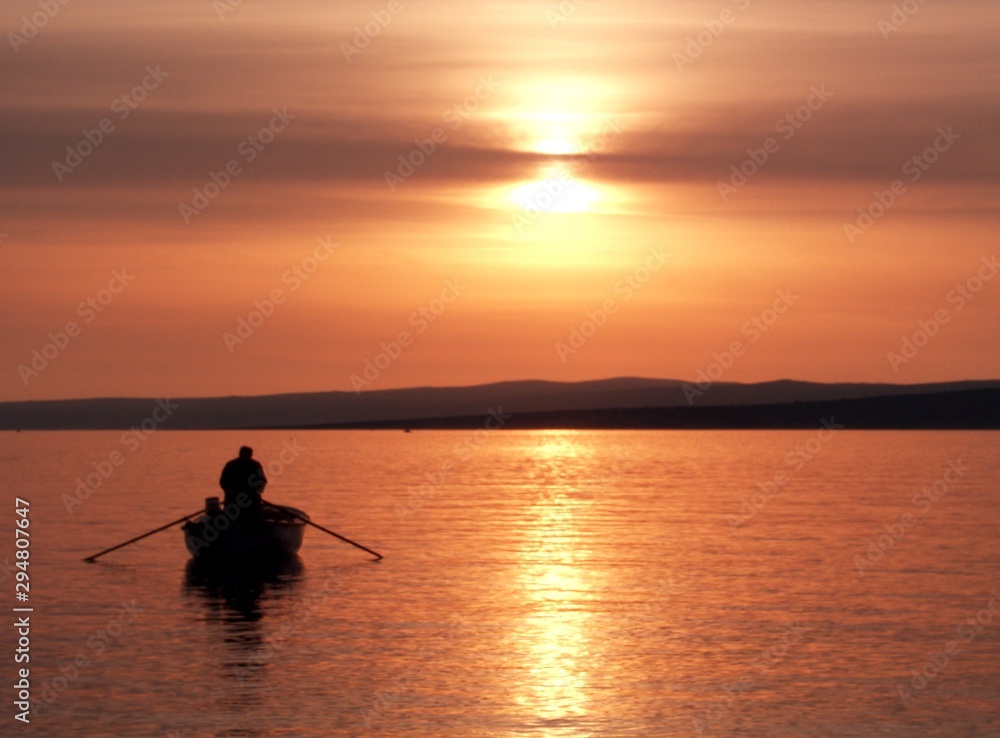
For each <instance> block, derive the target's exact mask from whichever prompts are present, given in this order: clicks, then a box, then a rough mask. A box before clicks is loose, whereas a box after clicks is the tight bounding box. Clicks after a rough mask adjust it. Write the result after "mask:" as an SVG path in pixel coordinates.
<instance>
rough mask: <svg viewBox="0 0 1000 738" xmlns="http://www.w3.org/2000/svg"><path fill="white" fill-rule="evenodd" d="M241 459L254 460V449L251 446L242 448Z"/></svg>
mask: <svg viewBox="0 0 1000 738" xmlns="http://www.w3.org/2000/svg"><path fill="white" fill-rule="evenodd" d="M240 458H241V459H250V458H253V449H252V448H250V447H249V446H240Z"/></svg>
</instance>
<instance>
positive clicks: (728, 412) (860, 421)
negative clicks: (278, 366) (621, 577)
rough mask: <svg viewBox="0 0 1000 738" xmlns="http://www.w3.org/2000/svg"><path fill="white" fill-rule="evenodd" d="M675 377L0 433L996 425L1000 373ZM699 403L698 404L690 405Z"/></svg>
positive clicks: (178, 414)
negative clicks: (938, 379)
mask: <svg viewBox="0 0 1000 738" xmlns="http://www.w3.org/2000/svg"><path fill="white" fill-rule="evenodd" d="M692 387H693V386H692V385H690V384H688V383H684V382H679V381H676V380H655V379H642V378H616V379H607V380H596V381H590V382H578V383H572V382H570V383H560V382H543V381H533V380H529V381H518V382H505V383H497V384H491V385H477V386H472V387H415V388H412V389H404V390H377V391H372V392H363V393H354V392H325V393H307V394H287V395H263V396H255V397H214V398H152V397H150V398H92V399H82V400H43V401H25V402H5V403H0V430H10V431H17V430H23V431H28V430H121V431H127V432H136V433H140V434H146V433H151V432H153V431H156V430H251V429H287V430H291V429H295V430H309V429H313V430H364V429H367V430H382V429H391V430H403V429H406V428H410V429H413V430H416V429H424V430H427V429H475V428H484V427H485V428H503V429H541V428H546V429H560V428H566V429H614V428H618V429H665V430H666V429H692V430H693V429H705V430H722V429H764V428H787V429H792V428H815V427H817V425H818V424H819V423H820V422H821V420H822V419H824V418H825V419H827V420H829V419H831V418H832V419H833V421H832V422H837V423H839V424H843V425H844V426H845V427H847V428H854V429H859V430H860V429H871V430H876V429H879V430H888V429H899V430H905V429H912V430H918V429H919V430H998V429H1000V380H976V381H966V382H949V383H939V384H929V385H928V384H925V385H891V384H882V385H866V384H817V383H810V382H796V381H791V380H780V381H775V382H764V383H759V384H747V385H744V384H738V383H715V384H712V385H709V387H708V388H707V389H700V388H699V389H698V391H697V392H695V391H694V390H693V389H692ZM692 402H693V405H692V404H691V403H692Z"/></svg>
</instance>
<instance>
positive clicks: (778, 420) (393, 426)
mask: <svg viewBox="0 0 1000 738" xmlns="http://www.w3.org/2000/svg"><path fill="white" fill-rule="evenodd" d="M824 421H825V422H827V423H830V424H834V423H835V424H837V425H838V426H843V427H844V428H845V429H853V430H1000V390H969V391H964V392H942V393H933V394H922V395H901V396H894V397H866V398H860V399H854V400H828V401H821V402H789V403H774V404H767V405H726V406H711V407H652V408H598V409H592V410H565V411H559V410H557V411H546V412H533V413H532V412H529V413H520V414H511V415H510V418H508V419H506V420H505V421H504V422H503V424H502V425H498V424H497V423H496V422H494V423H493V424H492V425H491V429H498V428H500V429H506V430H768V429H770V430H795V429H808V428H815V427H818V426H821V425H822V424H823V423H824ZM483 427H487V426H486V419H484V417H483V416H472V415H464V416H453V417H441V418H433V417H431V418H400V419H393V420H378V421H354V422H348V423H322V424H317V425H289V426H260V427H259V428H258V430H406V429H409V430H469V429H476V428H483Z"/></svg>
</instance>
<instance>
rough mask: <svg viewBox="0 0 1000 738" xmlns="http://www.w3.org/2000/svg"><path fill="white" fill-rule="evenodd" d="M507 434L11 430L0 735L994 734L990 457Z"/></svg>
mask: <svg viewBox="0 0 1000 738" xmlns="http://www.w3.org/2000/svg"><path fill="white" fill-rule="evenodd" d="M496 425H497V423H495V422H494V423H490V422H489V421H488V416H486V415H485V414H484V423H483V427H481V428H479V429H478V430H452V431H421V430H414V431H413V432H410V433H407V432H403V431H306V430H303V431H291V430H286V431H218V432H194V431H192V432H187V431H170V430H166V429H160V430H149V429H147V430H138V431H128V432H125V433H124V434H123V433H122V432H118V431H115V432H103V431H102V432H22V433H13V432H5V433H2V434H0V476H2V479H3V484H4V487H5V489H6V494H5V496H4V500H3V503H2V504H3V509H2V511H0V526H2V527H4V528H6V532H4V533H2V534H0V562H2V564H0V605H2V606H4V609H5V610H6V611H7V614H6V615H5V619H6V621H7V623H8V625H7V626H6V627H5V628H3V631H4V634H3V636H2V641H0V643H2V645H3V652H2V654H0V674H2V679H0V683H2V684H3V686H4V688H5V698H4V699H3V700H2V704H3V714H2V715H0V735H3V736H32V737H33V736H46V737H52V738H69V737H73V738H89V737H91V736H94V737H100V738H117V737H119V736H121V737H128V738H138V737H139V736H143V737H152V738H208V737H209V736H212V737H222V736H225V737H227V738H235V737H237V736H238V737H241V738H242V737H246V738H251V737H252V738H256V737H258V736H259V737H265V736H295V737H302V738H313V737H315V738H328V737H330V736H366V735H373V736H374V735H377V736H407V737H408V738H412V737H415V736H445V737H451V736H455V737H459V736H461V737H463V738H464V737H468V736H497V737H504V738H506V737H511V738H513V737H514V736H553V737H555V736H574V737H576V736H580V737H583V736H637V737H638V736H644V737H645V736H765V737H770V736H774V737H778V736H781V737H785V736H817V737H824V738H828V737H829V736H899V737H903V736H906V737H911V736H912V737H913V738H927V737H933V736H947V737H953V736H1000V511H998V508H1000V494H998V492H1000V454H998V450H1000V433H997V432H931V431H907V432H894V431H893V432H890V431H852V430H850V429H848V428H844V427H843V426H841V425H840V424H839V423H837V421H836V418H827V419H823V420H822V421H820V422H817V425H816V428H815V429H811V430H796V431H786V430H780V431H777V430H776V431H760V430H755V431H624V430H623V431H575V430H574V431H569V430H540V431H517V430H506V429H502V428H501V429H495V427H496ZM243 444H247V445H251V446H253V447H254V449H255V455H256V457H257V458H258V459H260V460H261V461H262V463H263V464H264V466H265V469H266V470H267V475H268V478H269V484H268V486H267V489H266V492H265V498H266V499H269V500H271V501H274V502H278V503H283V504H286V505H292V506H294V507H296V508H300V509H302V510H304V511H306V512H308V513H309V514H310V516H311V517H312V520H313V521H315V522H316V523H318V524H320V525H322V526H324V527H325V528H327V529H328V530H331V531H333V532H336V533H338V534H340V535H341V536H344V537H346V538H348V539H350V540H351V541H354V542H356V543H359V544H361V545H363V546H365V547H367V548H369V549H372V550H373V551H377V552H378V553H380V554H382V556H383V558H382V559H381V560H379V561H376V560H374V557H373V556H371V555H370V554H368V553H366V552H365V551H363V550H361V549H359V548H356V547H354V546H352V545H350V544H348V543H345V542H344V541H342V540H340V539H338V538H335V537H333V536H330V535H328V534H327V533H325V532H323V531H321V530H319V529H316V528H312V527H310V528H309V529H308V530H307V532H306V535H305V541H304V544H303V546H302V549H301V551H300V552H299V556H298V557H297V558H294V559H291V560H290V561H286V562H282V563H280V564H279V565H275V566H269V567H264V568H261V569H256V570H253V571H249V572H248V571H244V570H240V568H239V567H235V566H234V567H232V571H228V570H227V571H224V572H222V573H208V574H206V573H205V572H204V571H202V570H201V569H200V568H199V567H193V566H192V565H191V563H190V561H189V558H190V557H189V554H188V552H187V550H186V549H185V547H184V544H183V539H182V534H181V531H180V529H179V527H178V526H176V525H175V526H173V527H169V528H168V529H166V530H163V531H161V532H158V533H156V534H154V535H151V536H149V537H147V538H145V539H143V540H141V541H138V542H137V543H134V544H131V545H129V546H126V547H124V548H121V549H119V550H117V551H113V552H111V553H108V554H106V555H103V556H101V557H99V558H98V559H97V561H96V562H95V563H87V562H85V561H83V559H84V558H85V557H87V556H90V555H93V554H95V553H97V552H99V551H101V550H102V549H106V548H108V547H110V546H113V545H115V544H117V543H120V542H122V541H125V540H128V539H130V538H132V537H135V536H138V535H140V534H142V533H144V532H147V531H150V530H152V529H155V528H157V527H160V526H162V525H165V524H167V523H170V522H171V521H174V520H177V519H179V518H180V517H181V516H184V515H187V514H191V513H196V512H197V511H198V510H200V509H202V508H203V507H204V504H205V502H204V501H205V498H206V497H210V496H213V495H218V494H219V493H220V492H219V489H218V476H219V472H220V470H221V468H222V466H223V464H224V463H225V462H226V461H227V460H229V459H230V458H232V457H234V456H235V455H236V452H237V449H238V447H239V446H240V445H243ZM23 521H27V522H23ZM19 564H20V566H19ZM19 595H21V596H22V599H18V596H19ZM16 608H19V610H17V611H15V609H16ZM22 670H24V671H22Z"/></svg>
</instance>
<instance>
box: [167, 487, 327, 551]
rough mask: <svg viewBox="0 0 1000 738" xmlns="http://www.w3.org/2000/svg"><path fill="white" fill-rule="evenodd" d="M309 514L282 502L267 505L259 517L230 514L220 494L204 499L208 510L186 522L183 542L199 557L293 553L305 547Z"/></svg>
mask: <svg viewBox="0 0 1000 738" xmlns="http://www.w3.org/2000/svg"><path fill="white" fill-rule="evenodd" d="M308 520H309V516H308V515H307V514H306V513H304V512H303V511H302V510H298V509H296V508H294V507H288V506H286V505H282V506H281V507H280V508H278V507H270V506H265V507H264V511H263V513H262V515H261V517H260V518H255V519H252V520H248V519H242V518H240V517H239V516H238V515H237V516H234V518H231V517H230V516H228V515H227V514H226V513H225V512H223V511H222V509H221V508H220V507H219V498H218V497H209V498H208V499H207V500H206V501H205V512H204V513H202V514H201V515H200V516H198V517H197V518H195V519H194V520H189V521H188V522H186V523H185V524H184V526H183V528H182V530H183V531H184V545H185V546H187V550H188V551H189V552H190V553H191V555H192V556H194V557H195V558H196V559H199V560H202V559H206V558H209V559H230V558H236V557H239V558H246V557H255V558H256V557H260V558H263V559H269V558H280V557H286V556H293V555H295V554H296V553H298V550H299V549H300V548H301V547H302V538H303V536H304V535H305V529H306V523H307V521H308Z"/></svg>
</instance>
